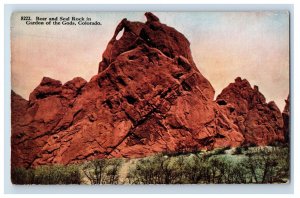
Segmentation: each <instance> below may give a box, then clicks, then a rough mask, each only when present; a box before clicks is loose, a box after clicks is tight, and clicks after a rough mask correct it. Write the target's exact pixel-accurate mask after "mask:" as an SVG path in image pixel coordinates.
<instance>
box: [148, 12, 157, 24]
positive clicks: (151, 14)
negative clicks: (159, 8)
mask: <svg viewBox="0 0 300 198" xmlns="http://www.w3.org/2000/svg"><path fill="white" fill-rule="evenodd" d="M145 16H146V18H147V22H152V21H157V22H159V18H158V17H157V16H155V15H154V14H153V13H151V12H146V13H145Z"/></svg>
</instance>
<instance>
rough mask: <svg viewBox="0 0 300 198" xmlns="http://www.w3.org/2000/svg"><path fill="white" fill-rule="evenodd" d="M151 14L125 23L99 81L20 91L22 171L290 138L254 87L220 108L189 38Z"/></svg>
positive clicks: (15, 118) (16, 130)
mask: <svg viewBox="0 0 300 198" xmlns="http://www.w3.org/2000/svg"><path fill="white" fill-rule="evenodd" d="M145 15H146V17H147V22H146V23H140V22H130V21H127V20H126V19H123V20H122V21H121V22H120V24H119V25H118V26H117V28H116V31H115V34H114V35H113V38H112V39H111V40H110V42H109V44H108V46H107V49H106V50H105V51H104V53H103V60H102V61H101V62H100V63H99V73H98V74H97V75H95V76H94V77H93V78H92V79H91V80H90V81H89V82H86V81H85V80H84V79H82V78H74V79H73V80H71V81H69V82H67V83H65V84H64V85H62V83H61V82H60V81H57V80H54V79H51V78H47V77H45V78H43V79H42V81H41V83H40V85H39V86H38V87H37V88H36V89H35V90H34V91H33V92H32V93H31V94H30V97H29V101H25V100H24V99H21V98H20V97H19V96H18V95H16V94H14V93H12V139H11V142H12V166H25V167H34V166H38V165H43V164H53V163H60V164H69V163H76V162H80V161H82V160H91V159H95V158H110V157H143V156H146V155H150V154H153V153H157V152H189V151H195V150H200V149H213V148H215V147H227V146H230V147H236V146H239V145H241V144H243V143H244V142H245V141H246V142H253V143H255V144H267V143H269V142H272V141H273V140H276V139H278V138H279V139H280V138H281V136H280V134H281V132H280V130H281V129H282V125H283V121H282V118H281V117H280V116H281V114H277V110H278V109H277V107H276V105H275V104H274V103H269V104H265V101H264V98H263V96H262V95H261V94H260V93H259V92H258V91H255V90H252V89H251V87H250V89H251V93H252V92H253V94H252V95H251V98H248V97H250V96H246V95H247V94H249V93H250V92H247V91H248V88H249V87H247V86H240V87H239V86H238V87H236V88H235V89H237V90H236V91H237V92H239V93H241V94H240V96H235V94H234V93H233V94H232V93H231V91H232V89H229V88H228V89H225V91H224V93H223V94H221V95H222V96H224V97H218V102H217V103H216V102H215V101H213V98H214V89H213V88H212V86H211V84H210V83H209V81H208V80H207V79H206V78H205V77H204V76H203V75H202V74H201V73H200V72H199V71H198V69H197V67H196V65H195V63H194V62H193V59H192V56H191V52H190V48H189V42H188V40H187V39H186V38H185V37H184V36H183V35H182V34H181V33H179V32H177V31H176V30H175V29H174V28H171V27H168V26H167V25H164V24H162V23H160V22H159V19H158V18H157V17H156V16H154V15H153V14H151V13H146V14H145ZM121 30H124V33H123V35H122V36H121V38H120V39H117V37H118V34H119V33H120V31H121ZM239 81H241V80H239ZM236 84H239V83H236ZM246 84H247V83H246ZM248 84H249V83H248ZM234 87H235V86H234ZM244 87H245V88H246V90H244ZM235 89H234V90H235ZM250 89H249V90H250ZM226 90H228V91H226ZM244 92H245V94H244ZM225 93H226V94H225ZM254 93H255V94H254ZM227 96H228V97H229V98H228V97H227ZM231 96H232V97H234V98H233V99H230V97H231ZM244 96H246V97H244ZM221 99H223V100H224V101H226V102H225V103H226V105H225V106H222V103H223V102H220V100H221ZM227 103H228V104H227ZM229 103H231V104H230V105H231V106H229ZM259 105H261V106H262V107H260V106H259ZM254 107H255V108H254ZM232 108H234V113H235V114H236V116H233V115H232ZM259 108H262V111H263V113H262V115H261V111H260V110H259ZM266 113H269V115H265V114H266ZM260 116H262V117H260ZM255 118H257V120H256V119H255ZM272 119H276V120H275V121H274V122H272V123H271V124H267V121H268V120H272ZM239 120H242V121H239ZM281 122H282V123H281ZM240 123H242V124H243V125H244V128H243V127H242V125H240ZM262 124H263V125H262ZM261 130H262V133H260V131H261ZM268 132H269V133H270V134H268ZM261 134H263V135H261ZM256 136H257V137H256ZM245 138H246V139H245Z"/></svg>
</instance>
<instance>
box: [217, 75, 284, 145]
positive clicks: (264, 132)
mask: <svg viewBox="0 0 300 198" xmlns="http://www.w3.org/2000/svg"><path fill="white" fill-rule="evenodd" d="M216 102H217V103H218V104H219V105H220V106H221V107H222V106H223V109H228V110H227V113H226V114H227V115H228V117H229V118H230V119H231V120H233V121H234V123H236V124H237V125H238V127H239V129H240V131H241V132H242V134H243V135H244V137H245V142H244V143H243V144H245V145H251V144H254V145H268V144H270V143H274V142H276V141H284V132H283V124H284V123H283V119H282V115H281V112H280V110H279V109H278V107H277V106H276V104H275V103H274V102H273V101H271V102H269V103H266V99H265V97H264V96H263V95H262V94H261V93H260V92H259V90H258V86H254V88H252V87H251V85H250V83H249V82H248V81H247V80H246V79H243V80H242V79H241V78H240V77H238V78H236V79H235V82H234V83H231V84H229V85H228V86H227V87H226V88H225V89H224V90H223V91H222V92H221V94H220V95H218V97H217V99H216Z"/></svg>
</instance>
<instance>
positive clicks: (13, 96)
mask: <svg viewBox="0 0 300 198" xmlns="http://www.w3.org/2000/svg"><path fill="white" fill-rule="evenodd" d="M11 99H12V100H14V99H20V100H25V101H27V100H26V99H24V98H23V97H22V96H20V95H19V94H17V93H16V92H15V91H14V90H11Z"/></svg>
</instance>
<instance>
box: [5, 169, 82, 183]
mask: <svg viewBox="0 0 300 198" xmlns="http://www.w3.org/2000/svg"><path fill="white" fill-rule="evenodd" d="M11 180H12V183H13V184H80V183H81V175H80V169H79V167H78V165H67V166H64V165H53V166H39V167H37V168H36V169H25V168H15V169H12V170H11Z"/></svg>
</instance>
